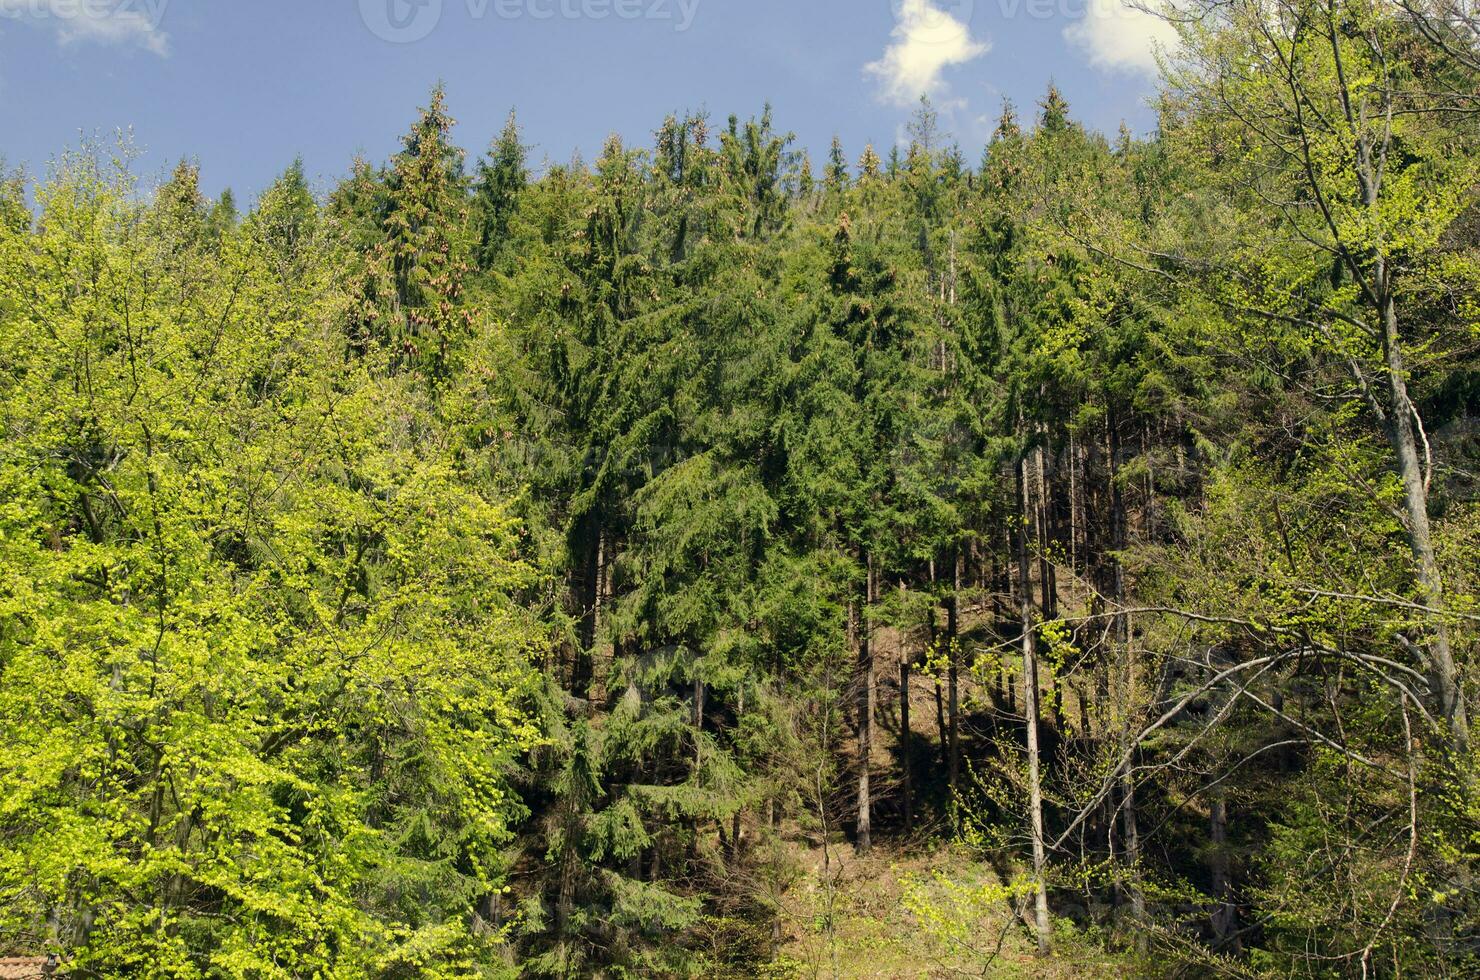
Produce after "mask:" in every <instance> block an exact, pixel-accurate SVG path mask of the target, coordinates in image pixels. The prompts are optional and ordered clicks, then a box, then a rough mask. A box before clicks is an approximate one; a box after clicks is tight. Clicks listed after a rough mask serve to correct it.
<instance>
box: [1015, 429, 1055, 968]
mask: <svg viewBox="0 0 1480 980" xmlns="http://www.w3.org/2000/svg"><path fill="white" fill-rule="evenodd" d="M1027 477H1028V474H1027V457H1026V455H1020V456H1019V459H1018V464H1017V491H1018V511H1019V517H1020V520H1019V522H1018V533H1017V556H1018V614H1019V616H1020V617H1021V623H1022V630H1023V636H1022V642H1023V710H1024V714H1025V715H1026V722H1027V740H1028V818H1029V823H1030V825H1031V830H1032V838H1033V885H1034V894H1033V912H1034V926H1035V930H1036V932H1037V935H1038V955H1040V956H1046V955H1048V953H1049V952H1050V949H1051V944H1050V941H1049V921H1048V886H1047V883H1046V882H1045V881H1044V873H1045V872H1046V871H1047V865H1048V856H1047V852H1046V851H1045V849H1044V845H1043V784H1042V777H1041V773H1040V769H1039V759H1038V681H1037V678H1038V663H1037V659H1038V652H1037V649H1036V645H1035V643H1034V622H1033V591H1032V582H1031V581H1030V578H1031V572H1030V571H1029V565H1028V560H1029V559H1028V515H1029V510H1028V487H1027V482H1028V481H1027Z"/></svg>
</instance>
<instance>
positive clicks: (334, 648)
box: [0, 0, 1480, 980]
mask: <svg viewBox="0 0 1480 980" xmlns="http://www.w3.org/2000/svg"><path fill="white" fill-rule="evenodd" d="M1178 9H1179V10H1180V11H1181V15H1180V16H1178V17H1177V18H1176V26H1177V30H1178V33H1179V35H1180V37H1181V47H1180V49H1179V50H1177V51H1175V52H1169V53H1168V54H1166V56H1165V57H1164V66H1163V81H1162V83H1161V87H1160V94H1159V95H1158V98H1157V102H1156V112H1157V120H1158V122H1157V125H1156V127H1155V130H1154V132H1152V133H1151V134H1149V135H1146V136H1144V137H1143V136H1137V135H1134V134H1132V133H1131V132H1129V131H1128V130H1125V129H1122V131H1121V132H1119V133H1118V134H1113V135H1108V134H1101V133H1098V132H1094V131H1090V130H1088V129H1087V128H1086V127H1084V126H1083V125H1082V124H1080V123H1079V122H1077V121H1076V119H1075V116H1074V111H1073V107H1072V106H1070V105H1068V104H1067V103H1066V101H1065V99H1064V98H1063V96H1062V95H1061V94H1060V93H1059V92H1058V90H1057V89H1055V88H1054V87H1053V86H1052V85H1048V86H1047V88H1046V94H1045V95H1044V96H1043V98H1042V100H1041V101H1040V102H1039V103H1038V104H1036V105H1033V106H1023V107H1020V108H1018V109H1015V108H1014V107H1012V106H1010V105H1004V106H1003V108H1002V111H1001V117H1000V121H998V122H997V124H996V128H995V132H994V134H993V136H992V138H991V140H990V143H989V144H988V145H987V147H986V150H985V152H984V154H983V155H982V156H981V158H980V159H979V160H969V159H966V158H965V156H964V154H963V152H962V150H961V149H960V148H959V146H958V145H957V144H956V142H954V140H953V139H952V137H951V136H950V135H949V134H948V133H946V132H945V131H944V126H943V125H942V123H941V116H940V115H939V114H938V112H937V109H936V108H935V107H933V106H932V105H931V104H930V102H929V101H928V100H922V102H921V104H920V106H919V108H918V110H917V111H916V112H915V113H914V116H913V118H912V121H911V123H910V125H909V127H908V130H907V134H906V138H905V139H903V140H901V141H900V142H899V143H898V144H896V145H893V146H888V145H882V144H881V145H882V148H881V149H875V148H874V147H873V146H864V147H845V146H843V145H841V144H840V143H839V142H838V141H836V140H835V141H834V142H833V145H832V149H831V152H829V153H828V154H827V155H826V158H825V159H817V160H813V159H811V158H809V156H808V155H807V154H806V153H805V152H803V151H802V150H800V149H798V144H797V142H796V140H795V139H794V137H793V136H792V135H791V134H789V133H785V132H780V131H778V130H777V128H776V127H775V124H774V123H773V116H772V112H771V110H770V108H769V107H766V108H765V109H764V110H762V111H760V112H759V113H758V114H755V115H752V116H748V117H746V116H730V117H729V118H728V119H727V121H725V122H723V123H720V122H718V121H717V120H713V119H711V118H710V116H709V115H708V114H707V113H705V112H695V111H677V110H676V111H675V113H674V114H673V115H670V116H668V118H666V119H662V120H654V122H655V123H660V124H659V125H658V126H657V128H656V131H655V133H654V136H653V138H652V140H651V141H650V145H644V146H633V145H627V144H626V143H624V142H623V141H622V140H620V139H618V138H616V137H611V138H609V139H608V140H607V141H606V143H605V145H604V148H603V149H602V151H601V153H600V155H599V157H598V158H597V159H595V160H594V161H586V160H582V159H580V158H578V157H577V158H574V159H571V160H570V161H569V162H567V163H550V162H546V163H544V164H543V165H540V164H539V163H538V162H537V161H535V160H534V159H533V158H532V154H531V151H530V149H529V147H527V146H526V145H525V144H524V143H523V142H522V137H521V130H520V127H519V121H518V119H517V117H516V116H515V115H514V114H513V113H511V114H510V115H509V117H508V124H507V126H506V127H505V128H504V130H503V131H502V133H499V134H476V133H474V134H467V133H462V132H460V131H458V130H456V128H455V123H454V119H453V116H452V111H453V110H452V107H450V106H449V104H448V96H447V93H446V92H445V91H444V90H443V88H442V87H441V86H440V85H439V86H437V87H436V88H434V89H433V90H432V91H431V93H430V95H429V96H428V97H427V98H426V99H424V100H423V101H424V102H425V108H424V109H423V110H422V111H421V113H420V114H419V117H418V118H416V119H415V120H413V121H410V128H409V130H407V132H406V133H405V136H404V138H403V141H402V145H401V149H400V150H399V152H397V153H396V154H395V155H394V156H392V157H391V158H390V159H389V160H386V161H384V162H375V161H370V160H364V159H360V160H356V161H354V163H353V165H352V166H351V167H350V169H349V170H348V172H347V174H345V175H343V176H341V177H340V178H338V179H336V180H335V181H334V182H333V183H332V185H331V186H324V187H320V186H317V185H316V184H315V183H314V181H313V180H311V178H310V177H309V176H308V175H307V174H306V173H305V168H304V167H303V165H302V164H301V163H299V164H293V165H291V166H289V167H288V168H287V169H286V171H284V172H283V173H282V175H281V177H280V178H278V179H277V180H276V182H275V183H273V184H272V186H271V188H270V189H269V190H267V191H266V192H265V193H263V194H262V195H261V196H260V199H258V200H256V201H255V202H253V203H252V204H251V205H250V207H245V206H241V207H239V205H238V202H236V201H235V200H233V198H232V196H231V195H230V193H229V192H228V193H225V194H222V195H220V196H219V197H218V198H216V199H214V200H213V199H208V198H207V197H206V196H205V195H204V194H203V193H202V190H201V184H200V179H201V175H200V171H199V168H198V166H197V165H196V164H195V163H194V162H192V161H188V160H187V161H185V162H182V163H181V164H180V165H179V166H178V167H177V168H176V169H175V170H174V172H173V174H172V175H169V176H168V177H167V178H163V177H162V178H161V179H159V180H158V181H155V182H152V183H151V182H150V181H148V180H144V179H141V178H140V177H139V176H138V175H136V174H135V172H134V171H135V166H134V151H133V150H132V149H131V147H130V146H129V145H128V144H127V143H126V142H120V143H119V144H118V145H113V144H111V143H106V142H89V143H87V144H85V145H82V146H80V147H78V148H76V149H74V150H72V151H69V152H67V153H65V154H63V155H62V156H60V157H58V158H57V159H56V161H55V163H54V165H53V166H52V167H51V169H50V172H49V173H47V174H45V175H41V176H32V175H29V174H27V173H22V172H20V171H7V172H6V175H5V176H4V179H3V182H0V427H3V441H0V956H6V955H11V956H48V955H50V956H53V957H55V960H56V962H57V963H58V964H59V971H60V974H61V975H66V976H72V977H132V976H140V977H145V976H147V977H168V978H181V980H185V978H218V977H219V978H253V980H258V978H261V980H267V978H290V977H322V978H329V977H344V978H349V977H372V978H386V980H393V978H411V977H432V978H480V977H516V976H524V977H707V978H724V977H773V978H783V977H845V976H859V977H862V976H878V977H907V976H918V977H951V976H1045V977H1080V976H1083V977H1095V976H1105V977H1127V976H1138V977H1140V976H1144V977H1186V978H1194V977H1229V978H1244V977H1247V978H1255V977H1323V978H1324V977H1362V978H1367V977H1399V976H1403V977H1464V976H1476V975H1477V974H1480V893H1477V887H1480V759H1477V758H1476V755H1475V747H1474V746H1473V745H1472V739H1471V735H1470V729H1469V721H1468V715H1469V708H1468V699H1469V696H1470V695H1471V694H1474V693H1475V692H1476V691H1477V683H1480V673H1477V658H1480V425H1477V416H1480V359H1477V352H1480V101H1477V100H1480V96H1477V83H1480V19H1477V18H1476V16H1475V10H1474V7H1473V6H1472V5H1471V4H1469V3H1468V2H1467V0H1189V2H1187V3H1184V4H1181V5H1180V6H1179V8H1178ZM1045 81H1046V80H1045ZM489 136H491V137H492V138H491V139H489V138H488V137H489ZM459 140H466V141H467V142H470V143H473V144H477V145H479V146H480V147H481V148H480V149H479V150H476V151H465V150H464V149H461V148H460V144H459Z"/></svg>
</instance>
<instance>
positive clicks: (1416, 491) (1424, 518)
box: [1376, 258, 1470, 768]
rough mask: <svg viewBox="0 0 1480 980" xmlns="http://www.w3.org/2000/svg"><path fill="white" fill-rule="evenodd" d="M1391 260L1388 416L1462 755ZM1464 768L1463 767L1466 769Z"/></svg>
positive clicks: (1448, 711) (1455, 683) (1460, 699)
mask: <svg viewBox="0 0 1480 980" xmlns="http://www.w3.org/2000/svg"><path fill="white" fill-rule="evenodd" d="M1387 278H1388V274H1387V270H1386V264H1385V262H1384V260H1383V259H1381V258H1379V259H1378V263H1377V273H1376V280H1377V282H1378V284H1379V286H1378V288H1379V296H1380V300H1381V306H1382V311H1381V312H1382V327H1383V354H1384V357H1385V358H1386V364H1387V382H1388V394H1389V397H1390V399H1391V402H1392V414H1391V416H1390V417H1389V418H1388V420H1387V435H1388V441H1389V442H1390V443H1391V444H1392V448H1393V453H1394V455H1396V456H1397V459H1398V475H1399V477H1400V478H1401V479H1402V481H1403V509H1404V512H1405V515H1406V517H1407V521H1406V522H1405V523H1406V525H1407V527H1406V530H1407V533H1408V547H1409V549H1410V550H1411V551H1412V552H1413V559H1414V562H1415V563H1416V564H1417V566H1418V587H1419V597H1420V601H1422V603H1423V604H1424V605H1425V606H1427V607H1429V608H1430V609H1432V610H1435V612H1434V614H1433V615H1432V617H1431V620H1432V625H1431V626H1430V630H1429V643H1428V648H1429V654H1428V656H1429V675H1430V679H1431V680H1430V682H1431V684H1432V685H1433V688H1434V694H1435V696H1436V697H1437V699H1438V708H1439V713H1440V715H1441V716H1442V717H1443V718H1444V720H1445V723H1446V724H1447V726H1448V728H1449V742H1450V749H1451V751H1452V752H1453V753H1454V755H1455V756H1456V757H1459V758H1462V757H1464V756H1466V755H1468V754H1469V751H1470V720H1469V712H1468V710H1467V708H1466V705H1465V695H1464V690H1463V688H1462V686H1461V682H1460V677H1459V669H1458V668H1457V667H1456V666H1455V663H1454V653H1453V651H1452V649H1451V647H1450V637H1449V624H1448V623H1447V622H1446V620H1445V619H1444V614H1443V610H1444V608H1445V597H1444V578H1443V575H1442V574H1441V573H1440V571H1439V562H1438V559H1437V558H1436V557H1435V554H1434V542H1433V536H1432V530H1431V528H1430V525H1429V487H1428V480H1427V478H1426V476H1425V466H1424V462H1423V461H1422V460H1421V459H1420V458H1419V450H1418V431H1419V430H1418V429H1417V427H1416V425H1415V423H1416V421H1417V419H1418V409H1417V407H1416V406H1415V405H1414V404H1413V400H1412V398H1411V397H1410V396H1409V394H1408V381H1407V375H1408V369H1407V365H1406V364H1405V362H1404V358H1403V345H1402V341H1401V339H1400V337H1399V335H1398V316H1397V308H1396V305H1395V303H1394V300H1393V296H1392V293H1391V291H1390V288H1389V285H1388V283H1387ZM1461 768H1464V767H1461Z"/></svg>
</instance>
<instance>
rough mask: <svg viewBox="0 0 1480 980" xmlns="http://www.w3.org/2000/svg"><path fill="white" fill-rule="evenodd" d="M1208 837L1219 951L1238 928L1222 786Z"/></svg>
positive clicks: (1213, 804) (1213, 806)
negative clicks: (1216, 905)
mask: <svg viewBox="0 0 1480 980" xmlns="http://www.w3.org/2000/svg"><path fill="white" fill-rule="evenodd" d="M1208 837H1209V843H1210V844H1211V845H1212V850H1211V852H1210V856H1209V859H1208V864H1209V870H1210V871H1211V872H1212V878H1213V897H1214V898H1215V899H1217V900H1218V907H1217V908H1215V909H1214V910H1213V921H1212V927H1213V935H1214V936H1215V937H1216V938H1217V940H1218V945H1219V946H1220V947H1222V946H1224V945H1225V944H1226V943H1227V941H1228V939H1229V937H1231V936H1232V935H1233V934H1234V930H1235V929H1236V928H1237V926H1238V908H1237V907H1236V906H1235V905H1234V904H1233V875H1232V873H1231V871H1230V867H1229V865H1230V862H1229V860H1228V793H1227V791H1226V790H1225V789H1224V787H1222V786H1219V787H1217V788H1216V789H1214V790H1213V795H1212V800H1211V805H1210V813H1209V815H1208Z"/></svg>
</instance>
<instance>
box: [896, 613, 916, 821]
mask: <svg viewBox="0 0 1480 980" xmlns="http://www.w3.org/2000/svg"><path fill="white" fill-rule="evenodd" d="M910 736H911V733H910V659H909V656H908V655H907V654H906V653H905V650H904V641H903V640H901V641H900V644H899V775H900V783H901V786H902V788H903V790H904V829H905V830H906V831H910V830H914V829H915V787H914V781H913V780H914V777H913V773H912V771H911V770H912V769H913V765H912V763H911V751H912V749H911V745H910Z"/></svg>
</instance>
